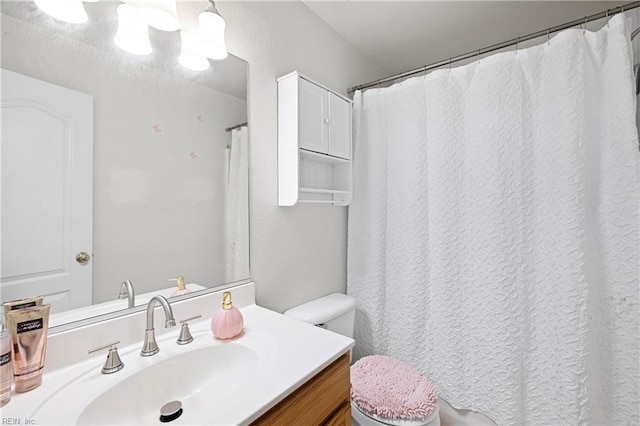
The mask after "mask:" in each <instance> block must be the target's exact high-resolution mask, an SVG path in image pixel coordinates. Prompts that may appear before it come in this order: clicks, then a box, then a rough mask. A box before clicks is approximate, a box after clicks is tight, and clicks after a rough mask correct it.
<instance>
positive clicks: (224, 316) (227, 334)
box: [211, 291, 244, 339]
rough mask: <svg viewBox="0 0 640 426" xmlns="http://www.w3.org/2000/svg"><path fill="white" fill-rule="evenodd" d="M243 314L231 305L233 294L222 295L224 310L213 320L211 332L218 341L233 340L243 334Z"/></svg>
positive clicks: (217, 313) (225, 293)
mask: <svg viewBox="0 0 640 426" xmlns="http://www.w3.org/2000/svg"><path fill="white" fill-rule="evenodd" d="M243 326H244V320H243V319H242V313H241V312H240V311H239V310H238V308H236V307H234V306H233V304H232V303H231V293H229V292H228V291H225V292H224V293H223V294H222V309H220V310H219V311H218V312H216V314H215V315H214V316H213V318H212V319H211V331H212V332H213V335H214V336H215V337H216V338H218V339H231V338H233V337H236V336H237V335H239V334H240V333H242V327H243Z"/></svg>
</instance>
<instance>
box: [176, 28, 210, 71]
mask: <svg viewBox="0 0 640 426" xmlns="http://www.w3.org/2000/svg"><path fill="white" fill-rule="evenodd" d="M180 37H182V51H181V52H180V58H178V61H180V63H181V64H182V66H184V67H185V68H189V69H190V70H194V71H203V70H206V69H207V68H209V61H208V60H207V58H206V57H204V56H202V54H201V53H200V52H199V51H198V38H197V37H196V36H195V35H193V34H189V33H188V32H186V31H180Z"/></svg>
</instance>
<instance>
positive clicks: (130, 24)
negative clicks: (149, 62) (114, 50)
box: [113, 4, 153, 55]
mask: <svg viewBox="0 0 640 426" xmlns="http://www.w3.org/2000/svg"><path fill="white" fill-rule="evenodd" d="M113 41H114V42H115V44H116V45H117V46H118V47H119V48H120V49H122V50H124V51H126V52H129V53H133V54H134V55H148V54H149V53H151V52H152V50H153V49H152V47H151V43H150V42H149V29H148V28H147V24H145V22H144V21H143V20H142V19H141V18H140V15H139V13H138V9H136V8H135V7H133V6H131V5H128V4H121V5H120V6H118V32H117V33H116V36H115V37H114V38H113Z"/></svg>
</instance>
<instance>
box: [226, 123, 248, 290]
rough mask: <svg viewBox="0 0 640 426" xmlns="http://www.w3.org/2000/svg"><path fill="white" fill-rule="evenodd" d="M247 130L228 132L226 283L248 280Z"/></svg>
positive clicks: (241, 128)
mask: <svg viewBox="0 0 640 426" xmlns="http://www.w3.org/2000/svg"><path fill="white" fill-rule="evenodd" d="M248 132H249V129H248V128H247V127H246V126H243V127H240V128H239V129H234V130H232V131H231V144H230V145H229V148H228V153H227V154H228V158H227V185H226V191H225V271H226V273H225V277H226V282H233V281H238V280H241V279H244V278H248V277H249V138H248Z"/></svg>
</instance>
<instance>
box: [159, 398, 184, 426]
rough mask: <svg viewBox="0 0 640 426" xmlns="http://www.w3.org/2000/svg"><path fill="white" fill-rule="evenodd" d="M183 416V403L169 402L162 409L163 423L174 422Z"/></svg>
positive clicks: (161, 419)
mask: <svg viewBox="0 0 640 426" xmlns="http://www.w3.org/2000/svg"><path fill="white" fill-rule="evenodd" d="M181 415H182V402H180V401H171V402H167V403H166V404H164V405H163V406H162V408H160V421H161V422H162V423H168V422H172V421H174V420H175V419H177V418H178V417H180V416H181Z"/></svg>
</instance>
